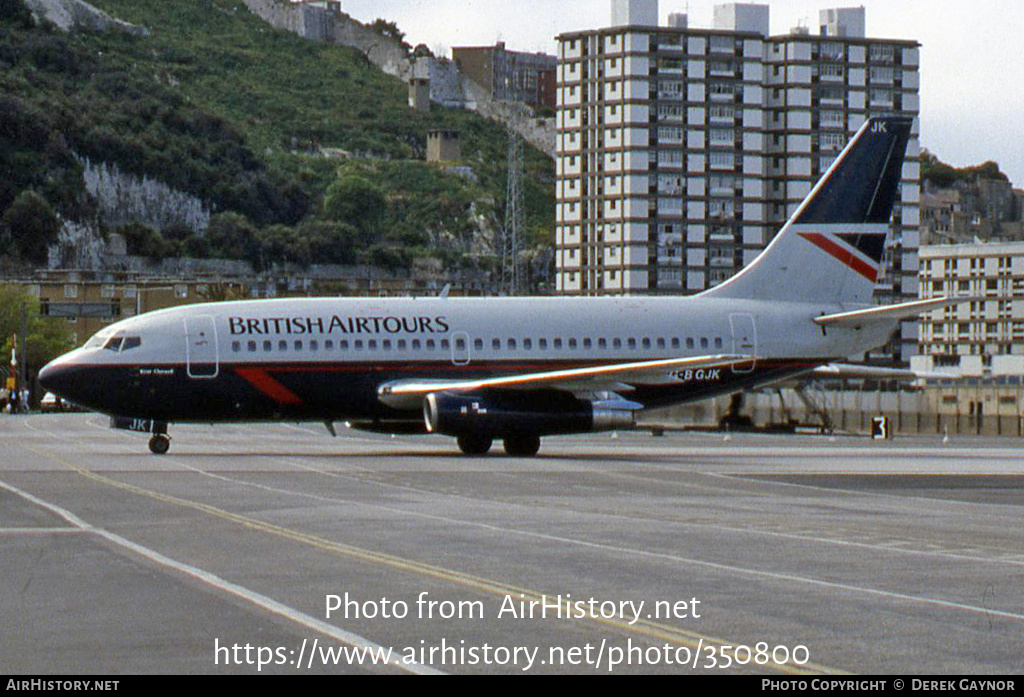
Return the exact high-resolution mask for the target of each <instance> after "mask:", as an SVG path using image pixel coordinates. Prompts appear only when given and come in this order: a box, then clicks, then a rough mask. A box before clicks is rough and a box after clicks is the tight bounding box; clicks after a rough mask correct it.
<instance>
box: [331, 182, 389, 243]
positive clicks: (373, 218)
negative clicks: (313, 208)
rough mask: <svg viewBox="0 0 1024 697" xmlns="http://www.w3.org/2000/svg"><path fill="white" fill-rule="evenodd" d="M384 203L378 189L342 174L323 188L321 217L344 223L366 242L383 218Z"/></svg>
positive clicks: (373, 185)
mask: <svg viewBox="0 0 1024 697" xmlns="http://www.w3.org/2000/svg"><path fill="white" fill-rule="evenodd" d="M386 207H387V199H385V198H384V192H383V191H382V190H381V188H380V187H379V186H377V185H376V184H374V183H373V182H371V181H369V180H368V179H365V178H363V177H361V176H359V175H358V174H344V175H342V176H341V177H340V178H339V179H338V180H337V181H336V182H334V183H333V184H331V185H330V186H329V187H327V193H326V194H325V195H324V214H325V215H326V216H327V217H328V218H330V219H331V220H335V221H337V222H340V223H348V224H349V225H351V226H353V227H354V228H356V229H357V230H359V231H360V232H361V233H363V240H362V241H369V240H370V239H372V238H373V236H374V234H375V233H376V232H377V228H378V226H379V224H380V221H381V219H382V218H383V216H384V211H385V209H386Z"/></svg>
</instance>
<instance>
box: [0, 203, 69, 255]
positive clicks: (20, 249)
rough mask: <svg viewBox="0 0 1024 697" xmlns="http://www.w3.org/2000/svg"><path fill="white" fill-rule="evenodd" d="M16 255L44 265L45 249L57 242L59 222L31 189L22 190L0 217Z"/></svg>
mask: <svg viewBox="0 0 1024 697" xmlns="http://www.w3.org/2000/svg"><path fill="white" fill-rule="evenodd" d="M0 229H4V230H6V231H7V234H8V235H9V236H10V239H11V246H12V248H13V250H14V253H15V255H16V256H20V257H21V258H22V259H24V260H25V261H29V262H32V263H33V264H38V265H44V264H46V257H47V251H48V249H49V247H50V245H52V244H56V243H57V235H58V234H59V233H60V221H59V220H58V219H57V214H56V213H55V212H54V210H53V208H51V207H50V204H49V203H47V202H46V200H45V199H44V198H43V197H42V196H40V195H39V194H37V193H36V192H34V191H32V190H26V191H22V192H21V193H20V194H18V197H17V198H16V199H14V203H12V204H11V205H10V207H9V208H8V209H7V210H6V211H4V214H3V217H2V218H0Z"/></svg>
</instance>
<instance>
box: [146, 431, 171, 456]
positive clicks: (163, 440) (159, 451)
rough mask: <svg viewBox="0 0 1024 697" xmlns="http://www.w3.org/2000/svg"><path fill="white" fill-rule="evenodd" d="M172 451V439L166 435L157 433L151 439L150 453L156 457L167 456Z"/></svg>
mask: <svg viewBox="0 0 1024 697" xmlns="http://www.w3.org/2000/svg"><path fill="white" fill-rule="evenodd" d="M170 449H171V437H170V436H168V435H167V434H166V433H157V434H155V435H154V436H153V437H152V438H150V439H149V452H151V453H153V454H154V455H166V454H167V451H168V450H170Z"/></svg>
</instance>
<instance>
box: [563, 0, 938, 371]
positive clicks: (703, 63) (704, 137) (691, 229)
mask: <svg viewBox="0 0 1024 697" xmlns="http://www.w3.org/2000/svg"><path fill="white" fill-rule="evenodd" d="M634 3H640V7H639V8H636V7H632V5H633V4H634ZM843 12H846V11H845V10H844V11H843ZM860 12H861V20H860V22H859V24H858V22H857V21H856V17H854V18H853V19H851V18H850V16H849V15H846V14H840V15H839V16H838V18H837V20H836V22H837V23H838V24H837V26H843V27H846V28H845V29H843V32H842V33H845V35H843V36H832V35H828V36H820V35H812V34H810V32H807V31H797V32H794V33H792V34H787V35H781V36H769V35H768V7H767V6H766V5H751V4H744V3H733V4H729V5H723V6H721V7H719V8H716V10H715V22H716V26H715V27H713V28H710V29H699V28H694V27H692V26H686V25H685V24H684V25H683V26H669V27H655V26H651V25H649V24H647V21H648V20H649V18H650V17H649V16H650V15H653V16H654V17H657V16H658V8H657V1H656V0H632V2H630V0H615V2H614V4H613V14H614V15H615V17H614V18H613V22H612V25H613V26H611V27H609V28H606V29H598V30H590V31H582V32H571V33H566V34H562V35H561V36H560V37H559V68H558V100H559V101H558V104H559V109H558V157H557V175H558V185H557V200H558V211H557V231H556V287H557V290H558V292H559V293H560V294H564V295H622V294H683V293H694V292H699V291H701V290H705V289H707V288H710V287H712V286H715V285H717V284H719V283H721V282H722V281H724V280H725V279H727V278H729V277H730V276H731V275H733V274H734V273H736V272H737V271H739V270H740V269H741V268H742V267H743V266H744V265H745V264H747V263H749V262H750V261H751V260H752V259H754V258H755V257H756V256H757V254H758V253H759V252H760V250H761V249H763V248H764V246H765V245H766V244H767V243H768V242H769V241H770V240H771V238H772V237H773V236H774V235H775V233H776V232H777V231H778V230H779V229H780V228H781V226H782V224H783V223H784V222H785V221H786V219H787V218H788V216H789V214H791V213H792V212H793V211H794V210H795V208H796V206H797V205H799V203H800V202H801V201H802V200H803V198H804V196H806V195H807V193H809V192H810V190H811V187H812V186H813V184H814V182H815V181H817V179H818V178H819V177H820V175H821V174H822V173H823V172H824V171H825V170H826V169H827V167H828V166H829V164H831V162H832V161H833V160H834V159H835V156H836V155H837V154H838V153H839V151H840V150H841V149H842V147H843V146H844V145H845V144H846V142H847V140H848V139H849V137H851V136H852V135H853V134H854V133H855V132H856V131H857V129H858V128H859V127H860V126H861V124H863V123H864V121H865V119H867V118H868V116H871V115H875V114H890V113H898V114H907V115H912V116H917V115H918V112H919V105H918V58H919V45H918V44H917V42H915V41H897V40H881V39H871V38H867V37H864V36H862V35H861V36H857V35H852V34H856V29H857V27H860V28H861V29H860V31H861V33H863V31H862V28H863V10H860ZM823 14H824V13H823ZM627 15H628V16H638V15H639V16H641V17H642V19H643V22H642V23H639V24H632V25H623V24H619V23H617V22H616V21H614V19H616V18H621V17H622V16H627ZM830 26H831V25H830ZM851 26H852V27H853V29H851V28H850V27H851ZM837 31H839V30H838V29H837ZM917 134H918V126H917V124H915V127H914V137H913V139H912V141H911V143H910V147H909V151H908V158H907V162H906V164H905V166H904V172H903V174H904V180H903V187H902V192H901V194H902V196H901V202H900V204H899V205H898V207H897V212H896V214H895V216H894V218H895V228H894V235H893V236H892V243H891V249H890V253H889V274H888V276H887V278H886V279H884V282H883V283H882V284H881V288H882V291H883V293H882V294H883V295H887V296H892V297H893V298H895V299H913V298H916V297H917V257H916V251H917V226H918V208H917V207H918V198H919V182H920V173H919V166H918V162H917V158H918V154H919V145H918V139H917ZM887 299H888V298H887ZM913 334H914V332H913V331H910V332H909V335H908V336H905V337H903V338H901V339H900V340H899V341H900V342H905V343H906V344H908V345H909V346H916V336H914V335H913ZM903 348H904V347H903V346H901V345H900V344H897V345H895V346H893V347H892V353H894V354H896V355H897V357H901V356H900V354H901V353H904V351H902V349H903ZM912 353H913V350H909V352H907V356H909V355H912Z"/></svg>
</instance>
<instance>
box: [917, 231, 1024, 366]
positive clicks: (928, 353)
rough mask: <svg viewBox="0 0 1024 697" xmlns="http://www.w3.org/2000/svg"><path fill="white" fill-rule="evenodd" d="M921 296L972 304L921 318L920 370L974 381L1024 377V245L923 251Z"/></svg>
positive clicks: (959, 246)
mask: <svg viewBox="0 0 1024 697" xmlns="http://www.w3.org/2000/svg"><path fill="white" fill-rule="evenodd" d="M919 281H920V283H919V288H920V297H921V298H922V299H925V298H935V297H941V296H944V295H963V296H968V297H970V298H971V300H970V301H968V302H964V303H961V304H959V305H954V306H950V307H946V308H942V309H939V310H934V311H933V312H931V313H929V314H928V315H925V316H924V317H923V318H922V319H921V328H920V354H921V355H919V356H915V357H913V358H912V359H911V367H913V368H914V369H917V370H925V371H932V370H938V371H941V372H949V373H954V374H957V375H960V376H962V377H970V378H1001V377H1008V376H1021V375H1024V242H1007V243H988V244H982V243H977V244H950V245H933V246H924V247H921V248H920V271H919Z"/></svg>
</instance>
